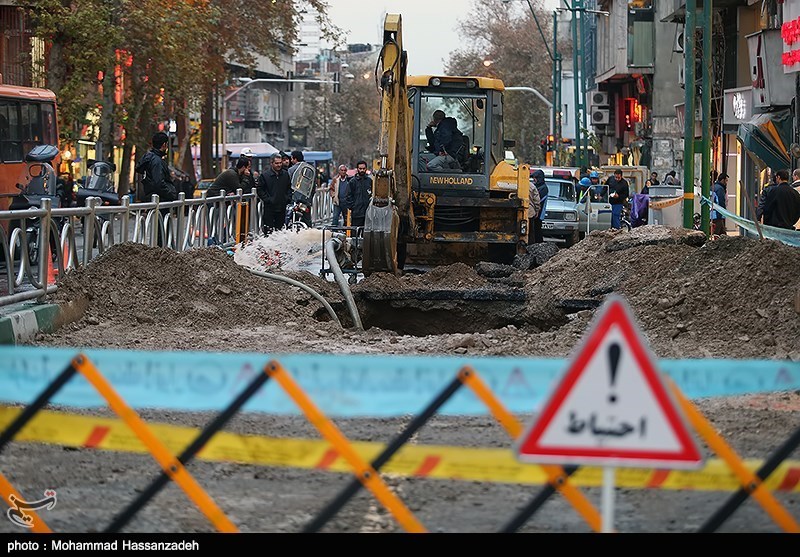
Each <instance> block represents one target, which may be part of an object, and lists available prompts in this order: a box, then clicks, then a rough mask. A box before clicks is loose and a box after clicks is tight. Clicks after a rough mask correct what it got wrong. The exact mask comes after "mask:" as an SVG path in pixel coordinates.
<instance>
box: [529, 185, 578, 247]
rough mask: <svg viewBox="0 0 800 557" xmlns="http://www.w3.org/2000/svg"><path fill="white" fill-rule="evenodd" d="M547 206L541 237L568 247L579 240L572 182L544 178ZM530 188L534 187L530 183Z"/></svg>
mask: <svg viewBox="0 0 800 557" xmlns="http://www.w3.org/2000/svg"><path fill="white" fill-rule="evenodd" d="M545 184H547V204H546V205H545V213H544V219H542V236H543V237H544V239H545V240H546V241H550V242H554V243H557V244H559V245H563V246H564V247H567V248H568V247H570V246H572V245H573V244H575V243H576V242H577V241H578V240H579V229H578V211H577V209H576V207H575V185H574V183H573V182H572V180H566V179H560V178H545ZM531 187H532V188H533V187H536V186H534V185H533V183H531Z"/></svg>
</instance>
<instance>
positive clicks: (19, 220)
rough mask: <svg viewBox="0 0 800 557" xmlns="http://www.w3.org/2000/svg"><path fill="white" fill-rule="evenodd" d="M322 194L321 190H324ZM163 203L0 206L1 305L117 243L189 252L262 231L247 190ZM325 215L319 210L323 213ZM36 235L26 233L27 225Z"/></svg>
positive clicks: (39, 295) (28, 295)
mask: <svg viewBox="0 0 800 557" xmlns="http://www.w3.org/2000/svg"><path fill="white" fill-rule="evenodd" d="M323 193H324V192H323ZM205 195H206V194H205V192H204V193H203V197H201V198H197V199H186V198H185V195H184V194H183V193H181V194H180V195H179V199H178V200H177V201H170V202H161V201H159V198H158V196H157V195H153V196H152V198H151V200H150V201H149V202H144V203H130V200H129V198H128V197H125V198H123V199H122V204H121V205H100V204H99V203H100V198H97V197H90V198H89V199H87V200H86V205H85V206H83V207H69V208H57V209H53V208H52V206H51V200H49V199H43V200H42V205H41V207H40V208H33V209H25V210H13V211H0V246H2V247H1V248H0V249H2V260H0V306H4V305H8V304H12V303H16V302H21V301H24V300H31V299H43V298H44V296H45V295H46V294H48V293H52V292H54V291H55V290H56V287H55V285H54V284H48V282H49V281H48V279H49V278H50V277H49V276H48V275H51V274H52V273H53V272H54V271H56V270H57V271H58V273H59V276H62V274H63V273H64V272H65V271H66V270H68V269H72V268H75V267H77V266H78V265H81V264H83V265H85V264H87V263H89V261H91V260H92V259H94V258H95V257H97V256H98V255H100V254H102V253H103V252H105V251H106V250H107V249H109V248H110V247H111V246H113V245H114V244H120V243H124V242H137V243H140V244H145V245H149V246H158V245H161V246H162V247H165V248H169V249H174V250H176V251H185V250H187V249H191V248H195V247H200V246H205V245H211V244H215V245H221V246H223V247H226V246H232V245H235V244H236V243H237V241H238V239H237V238H238V236H239V234H241V232H242V231H244V230H245V229H246V233H247V234H248V235H252V236H253V237H255V236H256V235H258V234H260V233H261V226H260V224H261V218H262V214H263V203H262V202H261V201H260V200H259V199H258V196H257V194H256V190H255V188H253V189H252V190H251V191H250V193H243V191H242V190H237V192H236V194H235V195H226V194H225V192H224V191H222V192H221V194H220V195H219V196H216V197H211V198H207V197H206V196H205ZM324 214H325V210H324V208H321V215H324ZM29 230H30V232H31V233H33V236H31V237H29V232H28V231H29Z"/></svg>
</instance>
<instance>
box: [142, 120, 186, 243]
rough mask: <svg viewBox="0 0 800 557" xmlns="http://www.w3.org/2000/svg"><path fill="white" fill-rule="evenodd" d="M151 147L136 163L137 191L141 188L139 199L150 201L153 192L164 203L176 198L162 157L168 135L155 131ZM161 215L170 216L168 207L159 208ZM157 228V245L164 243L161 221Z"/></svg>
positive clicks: (167, 145)
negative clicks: (138, 180) (138, 178)
mask: <svg viewBox="0 0 800 557" xmlns="http://www.w3.org/2000/svg"><path fill="white" fill-rule="evenodd" d="M151 144H152V148H151V149H150V150H149V151H147V153H145V154H144V157H142V160H141V161H139V164H137V165H136V172H138V173H139V175H140V176H141V182H140V185H139V187H137V191H138V190H139V189H140V188H141V191H142V194H143V195H140V197H139V201H145V202H146V201H150V198H151V196H152V195H153V194H155V195H158V200H159V202H162V203H165V202H168V201H175V200H177V199H178V193H177V191H176V189H175V184H174V183H173V182H172V175H171V172H170V170H169V166H168V165H167V161H165V160H164V157H166V156H167V149H169V136H168V135H167V134H165V133H164V132H156V133H155V134H154V135H153V139H152V141H151ZM159 212H160V213H161V215H162V217H163V218H165V219H169V218H170V211H169V209H160V210H159ZM156 229H157V230H158V239H157V242H158V245H159V246H163V245H164V233H163V231H162V228H161V223H160V222H157V223H156Z"/></svg>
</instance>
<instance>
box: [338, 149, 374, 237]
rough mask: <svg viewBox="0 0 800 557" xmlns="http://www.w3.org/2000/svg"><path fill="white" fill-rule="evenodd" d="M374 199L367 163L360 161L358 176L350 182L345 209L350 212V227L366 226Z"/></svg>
mask: <svg viewBox="0 0 800 557" xmlns="http://www.w3.org/2000/svg"><path fill="white" fill-rule="evenodd" d="M371 198H372V177H371V176H367V163H366V161H358V164H356V175H355V176H353V177H352V178H350V180H348V186H347V198H346V200H345V207H346V208H347V209H348V210H349V211H350V225H351V226H364V222H365V221H366V218H367V207H368V206H369V200H370V199H371Z"/></svg>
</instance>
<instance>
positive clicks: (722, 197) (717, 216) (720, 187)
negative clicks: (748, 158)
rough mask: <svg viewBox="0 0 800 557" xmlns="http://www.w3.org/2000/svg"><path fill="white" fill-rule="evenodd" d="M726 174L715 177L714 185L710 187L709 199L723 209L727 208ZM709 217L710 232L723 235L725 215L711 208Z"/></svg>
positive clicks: (724, 232) (724, 233)
mask: <svg viewBox="0 0 800 557" xmlns="http://www.w3.org/2000/svg"><path fill="white" fill-rule="evenodd" d="M727 188H728V175H727V174H725V173H722V174H720V175H719V176H718V177H717V179H716V180H715V181H714V185H713V186H712V187H711V201H713V202H714V203H716V204H717V205H719V206H720V207H722V208H723V209H727V207H728V189H727ZM709 216H710V217H711V234H715V235H717V236H725V235H727V232H726V231H725V229H726V226H725V217H724V216H722V213H720V212H719V211H715V210H714V209H711V213H710V215H709Z"/></svg>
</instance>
